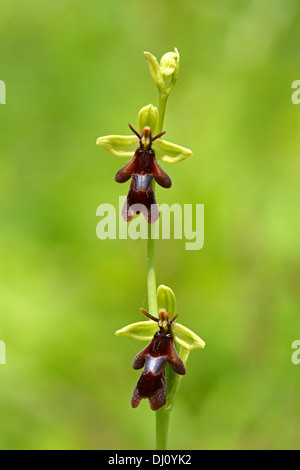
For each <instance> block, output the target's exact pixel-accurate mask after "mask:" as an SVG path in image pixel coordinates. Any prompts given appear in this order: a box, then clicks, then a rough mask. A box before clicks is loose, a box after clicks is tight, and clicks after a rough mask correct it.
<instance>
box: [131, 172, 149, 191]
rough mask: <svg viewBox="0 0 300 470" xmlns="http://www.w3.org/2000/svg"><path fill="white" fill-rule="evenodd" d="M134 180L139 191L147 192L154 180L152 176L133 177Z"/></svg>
mask: <svg viewBox="0 0 300 470" xmlns="http://www.w3.org/2000/svg"><path fill="white" fill-rule="evenodd" d="M132 178H133V180H134V184H135V189H136V190H137V191H147V189H148V188H149V186H150V183H151V180H152V175H132Z"/></svg>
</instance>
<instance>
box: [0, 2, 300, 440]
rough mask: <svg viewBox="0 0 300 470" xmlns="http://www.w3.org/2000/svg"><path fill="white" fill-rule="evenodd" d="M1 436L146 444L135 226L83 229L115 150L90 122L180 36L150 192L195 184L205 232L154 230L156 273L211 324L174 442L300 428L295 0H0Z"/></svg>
mask: <svg viewBox="0 0 300 470" xmlns="http://www.w3.org/2000/svg"><path fill="white" fill-rule="evenodd" d="M0 17H1V30H0V49H1V67H0V71H1V72H0V73H1V75H0V79H1V80H4V81H5V83H6V87H7V104H6V105H2V106H0V119H1V130H0V136H1V145H0V152H1V161H0V194H1V199H0V201H1V212H0V214H1V222H0V224H1V225H0V226H1V231H0V245H1V260H0V272H1V284H0V289H1V291H0V339H1V340H2V341H5V343H6V354H7V358H6V361H7V364H6V365H1V366H0V448H1V449H151V448H152V449H153V448H154V446H155V435H154V433H155V417H154V413H153V412H151V410H150V409H149V406H148V403H147V401H146V400H143V402H142V403H141V405H140V406H139V408H137V409H136V410H133V409H131V406H130V397H131V393H132V390H133V388H134V385H135V383H136V381H137V379H138V376H139V372H137V371H134V370H133V369H132V367H131V363H132V360H133V357H134V356H135V354H136V353H137V352H138V351H139V350H140V349H142V347H144V346H145V344H144V343H141V342H135V341H133V340H129V339H125V338H118V337H116V336H114V331H115V330H117V329H119V328H121V327H122V326H125V325H126V324H128V323H131V322H135V321H140V320H142V318H141V314H140V312H139V307H141V306H144V307H146V305H147V295H146V262H145V241H143V240H137V241H133V240H105V241H100V240H99V239H97V237H96V224H97V222H98V219H97V217H96V208H97V207H98V205H100V204H102V203H104V202H107V203H112V204H115V205H117V204H118V198H119V195H125V194H126V192H127V187H128V185H123V186H121V185H117V184H116V183H115V182H114V175H115V173H116V171H117V170H118V169H119V168H120V167H121V166H122V165H123V164H124V163H125V162H126V160H125V161H124V160H120V159H118V158H116V157H113V156H111V155H110V154H109V153H107V152H105V151H104V150H103V149H101V148H99V147H96V145H95V142H96V138H97V137H99V136H101V135H106V134H111V133H112V134H114V133H115V134H128V127H127V123H128V122H131V123H132V124H133V125H136V120H137V113H138V111H139V109H140V108H141V107H142V106H144V105H146V104H148V103H150V102H152V103H153V104H154V105H157V91H156V88H155V86H154V84H153V82H152V79H151V76H150V74H149V71H148V66H147V62H146V60H145V58H144V57H143V54H142V53H143V51H144V50H148V51H151V52H152V53H153V54H154V55H156V56H157V57H158V58H160V57H161V56H162V55H163V54H164V53H165V52H167V51H170V50H173V48H174V47H177V48H178V50H179V52H180V54H181V71H180V76H179V80H178V83H177V84H176V87H175V89H174V91H173V94H172V95H171V97H170V101H169V103H168V107H167V112H166V117H165V125H164V128H165V130H167V139H168V140H170V141H173V142H176V143H178V144H181V145H184V146H186V147H189V148H191V149H192V150H193V153H194V156H193V157H192V158H190V159H189V160H187V161H185V162H182V163H179V164H178V165H167V164H163V165H162V166H163V168H164V169H165V170H166V171H167V172H168V173H169V175H170V176H171V178H172V180H173V187H172V188H171V189H170V190H169V191H167V190H162V189H161V188H158V190H157V199H158V201H159V202H160V203H162V202H166V203H170V204H172V203H174V202H181V203H182V204H184V203H185V204H187V203H193V204H196V203H199V204H201V203H203V204H204V205H205V245H204V248H203V249H202V250H200V251H186V250H185V247H184V241H180V240H171V241H166V240H162V241H159V242H158V243H157V281H158V283H159V284H160V283H163V284H167V285H169V286H170V287H171V288H172V289H173V290H174V291H175V292H176V296H177V302H178V311H179V312H180V322H181V323H183V324H185V325H186V326H187V327H189V328H191V329H193V330H194V331H195V332H197V333H198V334H199V335H200V336H201V337H202V338H203V339H204V340H205V341H206V343H207V346H206V349H205V350H201V351H195V352H193V353H192V354H191V356H190V359H189V362H188V371H187V375H186V377H185V378H184V380H183V382H182V387H181V390H180V393H179V396H178V398H177V401H176V405H175V407H174V410H173V413H172V417H171V425H170V436H169V447H170V448H172V449H176V448H177V449H211V448H214V449H248V448H259V449H266V448H268V449H280V448H284V449H288V448H299V447H300V446H299V437H300V399H299V394H300V365H299V366H297V365H294V364H293V363H292V361H291V354H292V352H293V350H292V348H291V344H292V342H293V341H294V340H297V339H300V331H299V303H300V302H299V300H300V299H299V278H300V276H299V266H300V256H299V228H300V227H299V202H300V200H299V170H300V165H299V151H300V138H299V128H300V105H299V106H296V105H293V104H292V102H291V95H292V91H293V90H292V89H291V84H292V82H293V81H294V80H297V79H300V67H299V24H300V23H299V22H300V5H299V1H298V0H245V1H240V0H215V1H213V2H212V1H209V0H202V1H200V0H185V1H182V0H181V1H180V0H160V1H159V0H152V2H141V1H138V0H132V1H127V2H124V1H122V0H111V1H109V2H105V1H99V0H89V1H87V2H81V1H79V0H78V1H71V0H64V1H58V0H53V1H51V2H50V1H44V2H40V1H37V0H26V1H24V0H22V1H21V0H19V1H14V2H12V1H10V0H3V1H2V2H1V6H0Z"/></svg>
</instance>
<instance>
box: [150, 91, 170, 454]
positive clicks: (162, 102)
mask: <svg viewBox="0 0 300 470" xmlns="http://www.w3.org/2000/svg"><path fill="white" fill-rule="evenodd" d="M167 99H168V94H160V96H159V114H158V125H157V129H156V133H157V134H159V133H160V132H162V128H163V122H164V116H165V111H166V104H167ZM154 189H155V188H154V183H153V190H154ZM147 292H148V308H149V313H151V315H154V316H157V314H158V307H157V289H156V273H155V239H154V238H152V233H151V224H148V240H147ZM155 414H156V448H157V450H166V449H167V438H168V427H169V418H170V410H169V409H167V407H166V406H164V407H162V408H160V409H159V410H158V411H156V413H155Z"/></svg>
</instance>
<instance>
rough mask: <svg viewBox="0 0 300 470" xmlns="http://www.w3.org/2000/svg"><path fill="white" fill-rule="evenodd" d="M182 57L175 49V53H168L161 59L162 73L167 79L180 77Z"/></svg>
mask: <svg viewBox="0 0 300 470" xmlns="http://www.w3.org/2000/svg"><path fill="white" fill-rule="evenodd" d="M179 63H180V56H179V52H178V50H177V49H176V47H175V52H167V53H166V54H164V55H163V56H162V58H161V59H160V68H161V72H162V74H163V75H164V76H165V77H170V76H171V75H174V76H175V79H177V77H178V72H179Z"/></svg>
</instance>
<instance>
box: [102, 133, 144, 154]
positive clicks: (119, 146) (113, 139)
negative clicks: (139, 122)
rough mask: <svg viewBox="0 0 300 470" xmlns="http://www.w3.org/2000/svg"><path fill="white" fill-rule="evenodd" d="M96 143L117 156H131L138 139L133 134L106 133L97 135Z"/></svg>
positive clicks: (137, 144)
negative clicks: (101, 135)
mask: <svg viewBox="0 0 300 470" xmlns="http://www.w3.org/2000/svg"><path fill="white" fill-rule="evenodd" d="M96 143H97V145H100V147H103V148H104V149H105V150H107V151H108V152H110V153H112V154H113V155H115V156H117V157H132V156H133V154H134V152H135V151H136V149H137V147H138V146H139V139H138V138H137V137H136V136H135V135H106V136H104V137H99V138H98V139H97V142H96Z"/></svg>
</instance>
